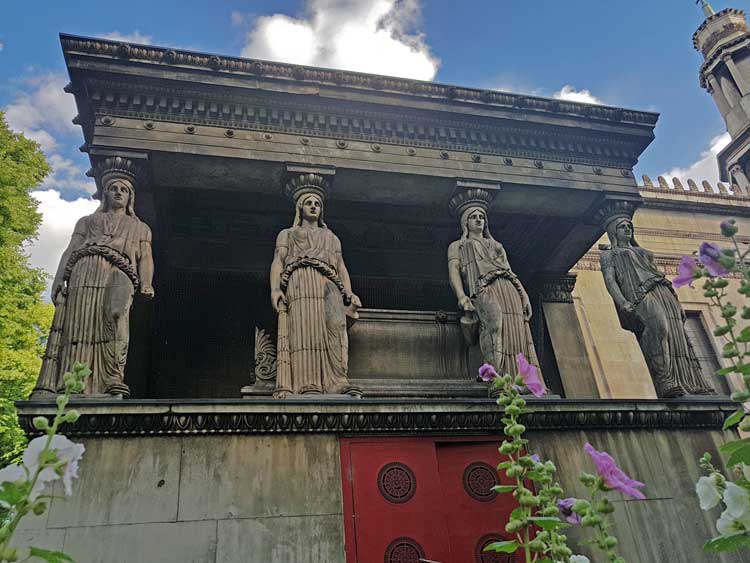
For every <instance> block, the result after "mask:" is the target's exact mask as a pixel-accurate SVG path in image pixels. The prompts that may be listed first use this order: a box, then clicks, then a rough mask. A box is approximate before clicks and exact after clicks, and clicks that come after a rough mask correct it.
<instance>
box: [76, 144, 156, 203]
mask: <svg viewBox="0 0 750 563" xmlns="http://www.w3.org/2000/svg"><path fill="white" fill-rule="evenodd" d="M144 173H145V170H144V167H143V165H142V164H141V163H140V162H139V161H137V160H132V159H129V158H124V157H121V156H108V157H106V158H102V159H100V160H97V162H96V163H95V164H94V167H93V168H92V169H91V170H89V171H88V172H87V173H86V175H87V176H93V177H94V180H95V181H96V193H95V194H94V196H93V197H94V199H98V200H102V196H103V194H104V190H106V189H107V186H108V185H109V184H110V183H111V182H113V181H115V180H125V181H126V182H127V183H128V184H129V185H130V197H129V198H128V206H127V209H126V212H127V214H128V215H135V192H136V189H137V187H138V184H139V182H140V181H142V180H143V176H144Z"/></svg>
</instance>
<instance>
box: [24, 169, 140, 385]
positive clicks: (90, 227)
mask: <svg viewBox="0 0 750 563" xmlns="http://www.w3.org/2000/svg"><path fill="white" fill-rule="evenodd" d="M94 175H95V178H96V183H97V193H96V195H95V196H94V197H95V198H97V199H101V205H100V206H99V208H98V209H97V210H96V211H95V212H94V213H92V214H91V215H87V216H86V217H83V218H81V219H79V220H78V223H76V226H75V229H74V231H73V236H72V238H71V240H70V244H69V245H68V247H67V249H66V250H65V252H64V253H63V255H62V258H61V259H60V264H59V266H58V268H57V274H56V275H55V278H54V281H53V283H52V295H51V297H52V302H53V303H54V305H55V315H54V318H53V321H52V328H51V330H50V336H49V340H48V342H47V350H46V352H45V355H44V361H43V363H42V369H41V372H40V374H39V379H38V381H37V384H36V387H35V389H34V392H33V394H32V396H44V395H45V394H48V393H59V392H61V391H62V390H63V389H64V387H65V385H64V383H63V375H64V374H65V373H66V372H67V371H70V370H71V369H72V367H73V365H74V364H76V363H78V362H80V363H83V364H86V365H87V366H88V367H89V368H90V369H91V371H92V374H91V376H90V377H88V378H87V379H86V381H85V389H84V394H86V395H115V396H122V397H128V396H129V395H130V389H129V387H128V386H127V384H126V383H125V381H124V373H125V363H126V361H127V356H128V341H129V331H130V327H129V317H130V308H131V305H132V303H133V298H134V297H135V295H136V294H139V295H140V296H142V297H144V298H147V299H150V298H152V297H153V296H154V289H153V287H152V285H151V283H152V279H153V274H154V264H153V259H152V255H151V230H150V229H149V227H148V225H146V223H144V222H143V221H141V220H140V219H138V217H137V216H136V215H135V210H134V209H135V194H136V188H137V185H138V182H139V180H141V179H142V176H143V169H142V166H141V165H140V164H139V163H138V162H137V161H134V160H130V159H127V158H122V157H107V158H103V159H101V160H99V161H98V162H96V163H95V165H94Z"/></svg>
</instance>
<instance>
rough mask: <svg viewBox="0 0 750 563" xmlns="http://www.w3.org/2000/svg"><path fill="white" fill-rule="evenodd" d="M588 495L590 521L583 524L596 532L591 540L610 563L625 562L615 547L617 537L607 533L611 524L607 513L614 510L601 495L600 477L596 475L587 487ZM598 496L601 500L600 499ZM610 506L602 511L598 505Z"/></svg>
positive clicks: (602, 487) (602, 488) (602, 485)
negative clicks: (589, 500)
mask: <svg viewBox="0 0 750 563" xmlns="http://www.w3.org/2000/svg"><path fill="white" fill-rule="evenodd" d="M588 489H589V497H590V498H591V506H590V508H589V510H588V513H587V517H588V518H589V519H590V523H587V524H584V525H588V526H592V527H593V528H594V530H595V532H596V535H595V537H594V540H593V544H594V545H596V546H597V547H598V548H599V549H601V550H602V551H604V553H606V554H607V561H609V562H611V563H625V560H624V559H623V558H622V557H620V555H619V554H618V553H617V550H616V549H615V547H616V546H617V538H615V537H614V536H612V535H610V534H609V529H610V528H611V527H612V525H611V524H610V522H609V518H608V516H607V513H608V512H609V513H611V512H612V511H614V507H613V506H612V504H611V503H610V502H609V501H608V500H607V499H606V498H603V496H602V495H601V493H602V491H603V490H604V483H603V481H602V478H601V477H597V479H596V481H595V482H594V483H593V484H592V485H590V486H589V487H588ZM600 497H602V498H601V500H600ZM602 505H603V506H608V507H610V508H609V510H608V511H607V512H605V511H602V510H601V508H600V506H602Z"/></svg>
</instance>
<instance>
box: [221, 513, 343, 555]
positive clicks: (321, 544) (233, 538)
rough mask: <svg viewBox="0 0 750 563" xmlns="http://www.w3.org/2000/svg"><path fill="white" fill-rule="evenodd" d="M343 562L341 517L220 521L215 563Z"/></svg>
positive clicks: (323, 516) (294, 517) (338, 515)
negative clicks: (251, 561)
mask: <svg viewBox="0 0 750 563" xmlns="http://www.w3.org/2000/svg"><path fill="white" fill-rule="evenodd" d="M249 554H252V560H253V561H264V562H265V561H268V562H272V561H279V562H281V561H299V562H302V561H304V562H305V563H344V562H345V561H346V558H345V555H344V522H343V516H342V515H341V514H332V515H321V516H292V517H280V518H250V519H238V520H220V521H219V530H218V545H217V552H216V563H235V562H236V561H245V560H247V557H248V555H249Z"/></svg>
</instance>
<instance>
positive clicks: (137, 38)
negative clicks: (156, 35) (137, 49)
mask: <svg viewBox="0 0 750 563" xmlns="http://www.w3.org/2000/svg"><path fill="white" fill-rule="evenodd" d="M101 38H102V39H110V40H112V41H122V42H123V43H138V44H140V45H151V44H152V43H153V37H152V36H151V35H145V34H143V33H141V32H140V31H138V30H137V29H136V30H135V31H134V32H132V33H120V32H119V31H110V32H108V33H103V34H102V35H101Z"/></svg>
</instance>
